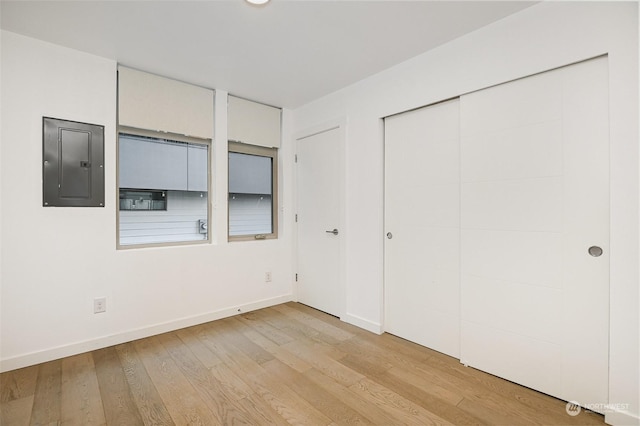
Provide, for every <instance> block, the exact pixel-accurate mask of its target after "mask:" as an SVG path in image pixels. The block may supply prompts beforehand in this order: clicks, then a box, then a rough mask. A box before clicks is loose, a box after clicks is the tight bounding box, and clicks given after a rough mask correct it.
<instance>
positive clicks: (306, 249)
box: [297, 127, 345, 317]
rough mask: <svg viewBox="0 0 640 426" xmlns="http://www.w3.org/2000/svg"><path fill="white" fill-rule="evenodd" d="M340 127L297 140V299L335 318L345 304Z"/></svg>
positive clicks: (341, 133)
mask: <svg viewBox="0 0 640 426" xmlns="http://www.w3.org/2000/svg"><path fill="white" fill-rule="evenodd" d="M343 140H344V137H343V129H342V127H337V128H333V129H330V130H326V131H323V132H320V133H315V134H313V135H311V136H308V137H302V138H299V139H298V140H297V178H298V189H297V192H298V210H297V220H298V269H297V274H298V275H297V278H298V283H297V284H298V301H300V302H301V303H304V304H305V305H309V306H311V307H313V308H316V309H319V310H321V311H324V312H327V313H329V314H331V315H335V316H338V317H340V316H341V315H342V306H343V302H344V292H345V290H344V285H343V283H342V268H343V266H342V265H343V263H342V261H343V260H342V257H343V256H342V241H343V239H344V228H343V223H342V222H343V220H342V217H343V214H342V208H343V207H342V194H343V167H342V164H343V161H342V158H343V157H342V151H343V149H344V146H343V145H344V142H343Z"/></svg>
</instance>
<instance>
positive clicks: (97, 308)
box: [93, 297, 107, 314]
mask: <svg viewBox="0 0 640 426" xmlns="http://www.w3.org/2000/svg"><path fill="white" fill-rule="evenodd" d="M102 312H107V298H106V297H96V298H95V299H93V313H94V314H99V313H102Z"/></svg>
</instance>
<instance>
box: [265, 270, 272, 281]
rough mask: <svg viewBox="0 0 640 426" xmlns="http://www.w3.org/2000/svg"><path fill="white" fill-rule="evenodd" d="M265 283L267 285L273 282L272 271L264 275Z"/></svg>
mask: <svg viewBox="0 0 640 426" xmlns="http://www.w3.org/2000/svg"><path fill="white" fill-rule="evenodd" d="M264 282H265V283H270V282H271V272H270V271H268V272H265V273H264Z"/></svg>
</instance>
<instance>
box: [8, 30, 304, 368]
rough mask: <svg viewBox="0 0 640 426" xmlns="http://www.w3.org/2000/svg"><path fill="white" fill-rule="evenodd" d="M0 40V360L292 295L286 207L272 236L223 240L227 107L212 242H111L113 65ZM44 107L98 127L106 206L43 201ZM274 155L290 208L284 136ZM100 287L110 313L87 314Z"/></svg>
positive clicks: (71, 349)
mask: <svg viewBox="0 0 640 426" xmlns="http://www.w3.org/2000/svg"><path fill="white" fill-rule="evenodd" d="M1 41H2V45H1V47H2V58H1V59H2V90H3V92H2V101H1V107H2V123H3V125H2V130H1V136H2V145H1V148H0V149H1V150H2V159H1V163H0V170H1V176H0V182H1V186H0V191H1V193H2V199H1V211H0V214H1V215H2V216H1V217H2V222H1V228H0V232H1V233H2V241H1V250H2V258H1V279H2V300H1V302H2V305H1V306H0V308H1V312H0V315H1V316H0V322H1V325H0V327H1V328H0V333H1V334H0V341H1V342H2V347H1V348H0V362H1V364H0V367H1V369H2V370H10V369H14V368H18V367H21V366H25V365H29V364H34V363H37V362H42V361H46V360H49V359H54V358H57V357H61V356H66V355H70V354H74V353H78V352H83V351H86V350H91V349H94V348H98V347H104V346H108V345H111V344H115V343H119V342H123V341H128V340H132V339H135V338H139V337H144V336H148V335H151V334H155V333H159V332H163V331H167V330H170V329H175V328H179V327H183V326H188V325H192V324H196V323H200V322H204V321H208V320H212V319H217V318H220V317H223V316H228V315H232V314H235V313H237V311H238V309H242V310H243V311H245V310H249V309H253V308H258V307H263V306H268V305H272V304H275V303H279V302H281V301H287V300H291V294H292V288H291V282H292V257H293V253H292V251H291V246H292V243H291V227H290V225H289V224H290V223H291V222H292V220H291V212H289V211H288V210H287V209H284V211H281V213H280V217H281V224H280V227H279V229H280V237H279V238H278V239H277V240H270V241H256V242H236V243H226V210H227V206H226V198H227V194H226V176H224V174H225V173H226V162H227V155H226V142H225V139H226V129H225V128H224V127H223V126H225V124H224V123H225V119H226V111H224V110H219V114H217V115H216V122H217V124H218V127H217V128H216V137H217V138H221V139H222V142H221V143H217V142H216V141H215V140H214V144H213V145H214V161H213V163H214V165H215V166H216V167H217V169H216V170H217V172H214V173H217V174H216V175H215V179H214V183H213V185H214V190H215V192H214V194H213V197H212V199H213V206H212V208H213V220H212V222H213V224H212V228H213V232H214V233H215V240H216V243H214V244H201V245H194V246H181V247H166V248H148V249H130V250H116V238H117V237H116V202H117V199H116V127H115V126H116V63H115V62H113V61H110V60H107V59H103V58H99V57H96V56H92V55H88V54H85V53H81V52H78V51H74V50H70V49H66V48H62V47H59V46H55V45H52V44H48V43H44V42H41V41H37V40H34V39H31V38H27V37H23V36H20V35H17V34H14V33H10V32H5V31H3V32H2V37H1ZM216 105H217V106H218V107H222V108H226V93H225V92H222V91H221V92H218V93H217V94H216ZM43 116H49V117H56V118H63V119H70V120H75V121H81V122H89V123H96V124H102V125H104V126H105V165H106V170H105V178H106V179H105V181H106V184H105V193H106V206H105V207H104V208H53V207H48V208H44V207H42V180H41V179H42V166H41V161H42V117H43ZM284 117H285V122H284V130H285V132H284V134H285V135H287V134H288V132H289V129H290V124H289V122H288V120H290V118H289V117H290V115H289V113H288V112H286V111H285V114H284ZM280 155H281V159H280V161H281V167H280V171H281V180H280V182H283V184H281V188H282V192H281V199H282V205H283V206H288V205H291V204H292V203H291V197H292V192H291V189H290V187H289V185H288V184H287V182H290V181H291V176H290V174H291V170H292V168H291V166H288V165H289V164H291V163H292V160H291V155H292V154H291V152H290V148H289V145H287V144H285V145H284V146H283V147H282V148H281V150H280ZM266 271H270V272H271V273H272V282H271V283H268V284H267V283H265V282H264V274H265V272H266ZM99 296H106V297H107V312H106V313H103V314H97V315H94V314H93V298H95V297H99Z"/></svg>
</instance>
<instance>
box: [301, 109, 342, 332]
mask: <svg viewBox="0 0 640 426" xmlns="http://www.w3.org/2000/svg"><path fill="white" fill-rule="evenodd" d="M335 129H338V130H339V133H338V138H339V141H340V144H341V149H339V150H338V152H337V158H336V160H337V161H338V170H339V176H338V181H339V182H340V188H339V192H338V201H339V206H340V207H339V211H338V229H339V230H340V236H341V238H340V239H339V243H338V244H339V253H338V279H339V282H338V288H339V289H340V295H339V297H340V300H339V301H338V306H339V312H338V317H339V318H340V319H341V320H344V318H345V316H346V312H347V309H346V308H347V302H346V301H347V286H346V282H347V280H346V276H347V270H346V265H347V262H346V253H347V251H346V247H347V244H346V241H347V237H348V235H349V233H348V231H347V227H346V224H347V221H346V168H345V165H346V163H345V157H346V146H347V144H346V142H347V138H346V135H347V119H346V117H343V118H334V119H332V120H328V121H325V122H323V123H320V124H317V125H315V126H311V127H307V128H305V129H304V130H302V131H298V132H295V133H294V134H293V141H294V158H293V166H294V167H293V168H294V173H293V175H294V185H293V186H294V199H295V201H294V205H295V211H294V215H293V221H294V223H293V229H294V235H293V273H292V277H293V300H294V301H295V302H298V301H299V285H298V282H297V280H296V274H297V271H298V265H299V261H300V251H299V249H298V239H299V234H298V223H297V220H296V215H297V214H298V211H299V204H298V203H299V197H298V191H299V190H300V188H299V185H298V182H299V180H298V162H297V157H298V143H300V141H301V140H303V139H307V138H310V137H312V136H315V135H318V134H320V133H325V132H329V131H331V130H335Z"/></svg>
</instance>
